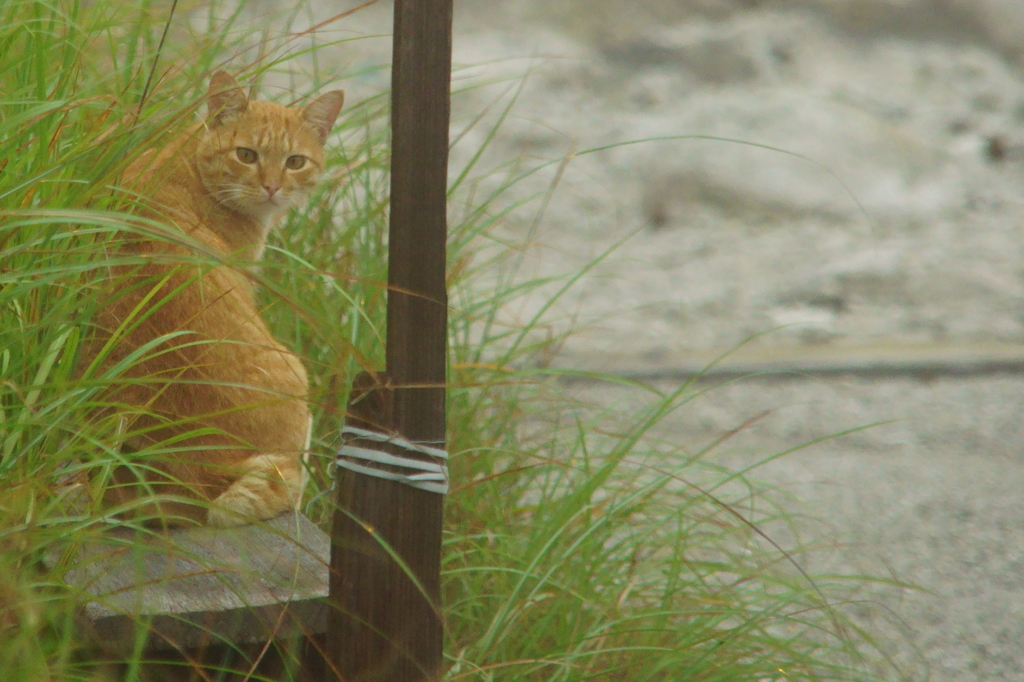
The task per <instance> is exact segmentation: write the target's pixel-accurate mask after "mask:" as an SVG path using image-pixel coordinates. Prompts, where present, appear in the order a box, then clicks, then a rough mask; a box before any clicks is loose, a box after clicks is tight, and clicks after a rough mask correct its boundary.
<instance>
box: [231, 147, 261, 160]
mask: <svg viewBox="0 0 1024 682" xmlns="http://www.w3.org/2000/svg"><path fill="white" fill-rule="evenodd" d="M235 156H237V157H238V160H239V161H241V162H242V163H256V160H257V159H258V158H260V155H259V154H257V153H256V150H254V149H247V148H245V147H239V148H238V149H236V150H235Z"/></svg>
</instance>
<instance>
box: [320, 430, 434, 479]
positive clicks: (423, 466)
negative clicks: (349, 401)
mask: <svg viewBox="0 0 1024 682" xmlns="http://www.w3.org/2000/svg"><path fill="white" fill-rule="evenodd" d="M341 437H342V438H343V439H345V441H346V442H345V443H344V444H343V445H342V446H341V447H340V448H339V449H338V456H337V458H336V460H335V464H336V465H337V466H340V467H342V468H345V469H348V470H349V471H354V472H356V473H358V474H365V475H367V476H376V477H377V478H384V479H387V480H389V481H398V482H399V483H404V484H405V485H408V486H412V487H413V488H419V489H420V490H426V491H428V492H432V493H438V494H440V495H447V494H448V487H449V486H448V467H447V465H445V464H439V463H437V462H432V461H431V462H427V461H424V460H422V459H412V458H409V457H402V456H401V455H394V454H390V453H387V452H380V451H379V450H373V449H370V448H364V447H359V446H357V445H350V444H349V443H350V441H353V440H362V441H370V442H373V443H387V444H389V445H391V446H393V447H395V448H398V449H400V450H404V451H406V452H416V453H419V454H421V455H427V456H429V457H433V458H435V459H440V460H444V461H447V460H448V453H447V452H445V451H444V450H442V449H441V448H435V447H431V446H429V445H425V444H423V443H414V442H412V441H410V440H407V439H405V438H402V437H401V436H389V435H387V434H383V433H377V432H376V431H367V430H366V429H358V428H356V427H354V426H346V427H345V428H343V429H342V430H341ZM352 460H356V461H352ZM359 461H363V462H372V463H375V464H384V465H386V466H389V467H394V468H396V469H406V470H408V471H411V472H416V473H405V472H399V471H391V470H389V469H379V468H376V467H368V466H364V465H362V464H359V463H358V462H359Z"/></svg>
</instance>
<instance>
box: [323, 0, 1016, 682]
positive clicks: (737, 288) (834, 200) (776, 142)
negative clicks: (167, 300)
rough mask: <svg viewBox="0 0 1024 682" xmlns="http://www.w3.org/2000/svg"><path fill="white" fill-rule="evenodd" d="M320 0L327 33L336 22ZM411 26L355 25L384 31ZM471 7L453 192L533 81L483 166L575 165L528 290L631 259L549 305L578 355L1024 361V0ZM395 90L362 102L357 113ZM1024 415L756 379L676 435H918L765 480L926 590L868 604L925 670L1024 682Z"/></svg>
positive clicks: (661, 1)
mask: <svg viewBox="0 0 1024 682" xmlns="http://www.w3.org/2000/svg"><path fill="white" fill-rule="evenodd" d="M327 4H328V3H324V5H323V11H322V12H320V15H322V16H316V17H312V18H311V21H312V20H318V19H320V18H323V17H326V16H328V15H329V14H330V13H332V12H334V11H337V9H336V8H335V7H333V6H331V7H330V8H328V7H327ZM389 12H390V7H388V6H387V5H385V4H381V5H380V6H376V7H373V8H370V9H369V10H367V11H364V12H360V13H358V14H357V15H354V16H353V17H350V18H349V19H347V20H346V24H345V26H344V30H345V31H351V33H350V34H347V35H359V34H362V35H372V34H377V33H386V32H387V31H388V30H389V24H388V16H389ZM456 18H457V20H456V24H457V25H456V39H455V60H456V64H457V69H456V84H457V86H458V87H459V88H460V89H461V91H460V92H459V93H458V94H457V95H456V96H455V98H454V114H455V120H454V123H453V133H455V134H459V135H462V138H461V141H460V142H459V144H458V145H457V146H456V147H455V149H454V150H453V154H452V161H453V169H454V170H453V173H455V172H457V171H458V169H459V168H460V166H461V164H464V163H466V161H467V160H468V159H469V158H470V156H471V154H472V153H473V152H474V151H476V150H477V149H479V147H480V146H481V145H483V144H484V143H485V140H486V135H487V127H486V125H484V124H486V123H488V122H489V121H493V120H494V118H495V117H496V116H497V115H498V113H499V112H500V110H501V108H502V106H503V104H504V103H505V102H507V101H508V100H509V98H510V97H512V96H513V93H514V92H515V89H516V88H517V87H518V86H519V85H520V84H522V87H521V90H519V91H518V95H517V96H518V100H517V103H516V106H515V107H514V109H513V110H512V114H511V115H510V117H509V118H508V120H507V121H506V122H505V123H504V125H503V126H502V128H501V129H500V130H499V132H498V134H497V135H496V137H495V138H494V140H493V142H492V143H491V145H490V148H489V151H488V154H487V155H485V159H484V163H485V164H488V163H490V164H495V165H497V164H500V163H502V162H506V161H508V160H509V159H520V160H521V161H522V162H523V163H525V164H527V165H529V164H537V163H543V162H546V161H552V160H554V161H557V160H558V159H560V158H563V157H566V156H567V155H572V158H571V160H570V161H568V162H567V163H565V164H561V165H560V164H558V163H557V162H556V163H554V164H552V165H551V166H549V167H548V168H547V169H546V170H545V171H544V172H540V173H537V174H535V175H533V176H531V177H530V178H529V179H528V180H526V181H523V182H522V183H520V184H519V185H517V186H516V187H515V188H513V190H512V191H511V192H510V193H509V195H508V199H507V200H508V201H512V200H514V199H517V198H521V197H527V196H530V195H532V194H534V193H536V194H538V195H539V197H543V195H544V193H545V191H546V190H547V188H548V187H549V186H550V185H551V183H553V182H555V181H556V180H557V182H558V189H557V192H556V193H555V194H554V195H553V197H552V198H551V200H550V202H549V203H547V204H546V205H545V212H544V214H543V217H542V220H540V221H539V223H537V224H536V225H535V224H534V221H533V220H532V214H531V213H530V210H531V208H532V209H538V207H539V206H541V205H542V204H543V201H542V199H541V198H538V199H537V200H535V201H534V202H533V203H532V204H529V205H528V206H527V210H525V211H522V212H520V214H519V215H520V216H523V217H521V218H519V219H516V218H510V219H508V220H507V221H506V224H505V225H504V226H503V229H504V230H506V231H507V236H508V237H509V238H510V239H520V240H527V242H528V244H529V249H528V251H527V256H528V257H527V260H526V267H525V268H524V271H523V273H522V276H524V277H526V276H536V275H541V276H546V275H551V274H556V273H564V272H571V271H573V270H575V269H578V268H580V267H582V266H584V265H585V264H587V263H588V262H590V261H591V259H593V258H594V257H595V256H597V255H599V254H602V253H604V252H605V251H607V250H608V249H610V248H613V247H614V249H613V251H612V253H611V254H610V255H609V256H608V257H607V258H605V260H604V261H603V262H602V263H601V264H600V265H599V266H598V267H596V268H594V269H592V270H591V271H590V272H589V273H588V275H587V276H586V277H584V278H583V279H582V280H581V281H580V282H579V284H578V286H577V287H575V289H574V291H573V292H572V293H571V294H570V295H568V296H566V297H565V298H564V299H563V300H562V301H561V304H560V306H559V307H558V308H557V309H556V311H555V312H556V319H554V320H552V322H551V326H552V327H553V328H554V329H555V330H558V329H565V328H567V327H568V326H570V325H573V326H574V328H576V329H577V330H578V331H577V332H576V333H574V334H573V335H572V336H571V337H570V338H569V339H568V340H567V342H566V343H565V345H564V346H563V347H562V348H561V351H560V352H559V354H558V356H557V357H556V358H555V363H556V364H557V365H559V366H563V367H575V368H581V369H590V370H606V371H618V370H623V369H631V368H635V367H638V366H642V367H644V368H645V369H647V370H654V371H656V370H657V369H659V368H663V369H666V370H671V369H672V368H673V366H675V365H676V364H678V363H679V362H680V361H681V360H682V359H685V358H687V357H690V356H691V355H693V354H696V353H699V352H707V351H708V350H713V349H725V348H729V347H731V346H733V345H735V344H738V343H741V342H743V341H744V340H746V339H748V338H750V337H751V336H755V335H756V337H757V338H756V340H755V341H753V342H752V343H753V344H754V346H755V347H757V346H758V345H761V346H765V347H773V346H787V347H790V348H797V349H799V348H806V347H810V346H813V347H814V348H815V350H816V351H817V352H819V353H820V352H821V350H822V349H823V348H825V349H834V350H835V352H836V353H837V355H838V354H842V352H843V348H845V347H849V346H863V345H867V344H879V343H885V344H898V345H902V346H906V345H914V344H927V345H928V346H929V347H936V346H939V347H949V348H958V347H961V346H964V345H979V346H980V345H984V344H992V343H999V344H1004V345H1018V344H1021V343H1022V342H1024V258H1022V256H1024V239H1022V235H1021V225H1022V222H1024V173H1022V170H1024V70H1022V69H1024V67H1022V64H1024V59H1022V54H1024V2H1021V1H1020V0H804V1H799V0H776V1H773V0H674V1H670V0H633V1H632V2H626V1H625V0H557V1H556V2H550V1H547V2H541V1H540V0H516V1H515V2H507V1H506V2H499V1H498V0H462V1H461V2H457V3H456ZM332 49H333V50H334V51H333V52H329V54H331V55H334V56H335V57H336V58H337V62H338V63H340V64H344V65H346V66H347V67H348V68H349V69H350V70H357V69H359V68H360V67H362V66H369V65H373V64H380V63H384V62H386V61H387V60H388V58H389V50H390V43H389V41H388V40H387V39H386V38H374V39H369V40H362V41H356V42H354V43H348V44H344V45H341V46H338V47H336V48H332ZM328 61H329V60H328ZM525 74H529V75H528V77H527V78H526V79H525V81H524V80H523V76H524V75H525ZM387 78H388V75H387V73H386V72H380V71H376V72H374V71H367V72H365V73H363V75H360V76H359V77H354V78H351V79H348V80H346V81H345V82H344V83H343V86H344V87H346V88H347V89H348V91H349V96H350V98H352V99H351V100H350V101H355V100H357V99H359V98H360V97H361V96H363V95H365V94H370V93H373V92H377V91H379V89H380V88H381V87H382V86H384V85H386V84H387ZM470 84H475V85H477V87H474V88H469V89H467V88H464V87H463V86H467V85H470ZM481 84H483V85H481ZM510 88H512V91H511V92H510V90H509V89H510ZM488 106H491V110H490V114H488V115H487V116H485V117H484V119H483V121H482V123H481V124H479V125H477V126H476V127H472V128H469V129H468V132H467V130H466V129H467V125H468V123H469V122H470V121H471V120H472V119H473V118H474V117H475V116H476V115H477V114H478V113H479V112H480V111H483V110H484V109H485V108H487V107H488ZM463 133H464V134H463ZM679 136H689V137H686V138H684V139H679ZM693 136H699V137H697V138H694V137H693ZM649 138H659V139H658V140H657V141H650V142H646V143H642V144H630V145H625V146H614V147H611V148H607V149H603V150H601V151H593V152H590V151H588V150H592V149H594V148H598V147H603V146H606V145H622V144H623V143H627V142H630V141H635V140H641V139H649ZM668 138H674V139H668ZM709 138H716V139H709ZM728 140H731V141H728ZM500 182H501V181H500V179H499V177H498V176H495V179H493V180H492V181H490V185H491V186H496V185H497V184H499V183H500ZM487 186H488V182H484V183H482V185H481V189H486V188H487ZM550 293H551V291H550V290H547V291H542V292H538V294H537V295H536V296H534V297H532V298H530V299H527V300H524V301H522V302H520V303H519V304H518V305H517V306H515V307H510V309H509V310H508V314H509V315H510V316H511V317H519V316H529V315H531V314H532V313H534V312H535V311H537V310H539V309H540V307H541V306H542V305H544V304H545V303H546V297H547V296H549V295H550ZM574 390H575V391H576V392H577V393H578V395H579V396H580V397H581V398H583V399H585V400H588V401H592V402H594V403H596V404H609V403H616V402H621V403H631V402H632V401H635V400H636V396H633V395H632V394H630V393H629V392H628V391H626V390H625V389H621V388H617V389H612V388H609V387H607V386H596V385H595V386H582V387H576V388H575V389H574ZM1022 399H1024V382H1022V381H1021V378H1020V377H1018V376H1013V375H1002V376H999V375H996V376H987V377H975V378H971V377H964V378H959V379H955V378H944V379H935V380H931V381H924V380H921V379H919V378H913V377H908V376H902V375H893V376H892V377H888V378H885V377H883V378H873V379H870V380H868V379H863V378H862V379H857V378H854V377H846V378H843V377H837V378H829V379H821V378H818V379H810V378H805V379H789V380H785V381H762V380H757V381H746V382H740V383H736V384H730V385H728V386H723V387H719V388H717V389H715V390H713V391H711V392H709V393H708V394H707V395H706V396H705V397H704V398H703V399H701V400H700V401H697V402H696V403H694V404H693V405H691V406H689V409H687V410H685V411H682V412H680V413H679V414H678V415H677V416H676V417H674V420H673V421H670V422H668V423H666V425H665V428H666V429H669V433H670V434H671V435H672V436H673V437H674V438H676V439H678V440H679V441H680V442H681V443H684V444H694V443H699V442H702V441H708V440H711V439H713V438H714V437H716V436H717V435H720V434H721V433H723V432H725V431H728V430H729V429H731V428H733V427H734V426H736V425H737V424H740V423H742V422H743V421H744V420H745V419H747V418H748V417H750V416H752V415H755V414H759V413H760V412H762V411H764V410H766V409H774V410H775V411H774V412H773V413H772V414H771V415H770V416H769V417H767V418H765V419H763V420H761V421H759V422H757V423H756V424H754V425H753V426H751V427H750V428H749V429H746V430H745V431H743V432H742V433H740V434H739V435H738V436H737V437H736V438H735V439H733V440H731V441H729V442H728V443H727V444H726V445H725V446H723V447H722V448H720V449H719V451H718V452H717V453H716V454H715V455H714V456H715V457H717V458H719V459H720V461H723V462H728V463H732V464H743V465H747V464H750V463H753V462H757V461H760V460H761V459H763V458H764V457H766V456H768V455H770V454H771V453H773V452H778V451H782V450H786V449H788V448H791V447H793V446H795V445H798V444H800V443H802V442H806V441H807V440H810V439H813V438H817V437H820V436H824V435H827V434H830V433H835V432H837V431H840V430H842V429H845V428H849V427H853V426H857V425H862V424H868V423H873V422H881V421H888V420H895V421H893V422H892V423H889V424H886V425H883V426H877V427H874V428H871V429H868V430H866V431H861V432H858V433H856V434H853V435H849V436H844V437H842V438H839V439H835V440H832V441H828V442H825V443H821V444H819V445H816V446H814V447H812V448H809V449H807V450H804V451H800V452H797V453H794V454H792V455H789V456H786V457H784V458H781V459H779V460H777V461H774V462H772V463H771V464H768V465H765V466H763V467H761V468H759V469H758V470H757V471H756V475H757V476H758V477H760V478H762V479H764V480H766V481H768V482H770V483H772V484H774V485H777V486H780V487H782V488H783V489H785V490H787V491H789V492H791V493H793V501H792V503H791V504H792V505H793V510H794V513H806V514H809V515H811V516H815V517H818V518H820V519H822V520H823V522H824V523H825V524H826V525H825V527H826V528H828V531H827V535H829V536H830V537H832V538H835V539H836V541H837V543H838V544H839V545H840V546H841V547H843V548H845V549H842V550H841V551H839V552H837V554H836V556H835V557H834V558H833V559H832V560H831V561H833V562H835V564H836V565H837V566H839V567H843V568H855V569H856V568H859V569H863V570H865V571H868V572H876V573H877V572H881V573H882V574H884V575H889V574H892V575H895V576H896V577H898V578H901V579H904V580H907V581H911V582H914V583H917V584H920V585H921V586H923V587H924V588H926V589H927V590H930V592H916V591H909V590H900V589H896V588H883V587H878V588H877V589H875V590H874V591H873V592H872V596H873V597H875V605H874V606H865V607H864V608H863V610H862V612H861V613H859V617H860V618H861V619H862V621H863V622H864V623H866V624H867V625H868V626H869V628H874V629H875V631H877V632H878V633H880V635H881V636H882V637H883V640H884V641H886V642H887V646H889V647H891V649H892V651H893V655H894V656H895V658H896V659H897V660H898V661H900V662H901V664H902V665H903V666H904V667H905V669H906V671H907V673H908V675H909V677H910V679H913V680H934V681H935V682H962V681H966V680H1022V679H1024V624H1022V623H1024V620H1022V618H1021V612H1022V610H1024V578H1022V575H1024V573H1022V568H1024V566H1022V561H1024V512H1022V511H1021V507H1020V504H1019V502H1018V500H1019V497H1020V496H1019V493H1018V491H1020V490H1022V489H1024V454H1022V452H1021V445H1020V444H1021V442H1022V438H1021V436H1022V432H1021V426H1020V423H1021V420H1020V418H1019V414H1020V412H1021V404H1022ZM1015 493H1017V494H1015ZM824 567H825V568H828V567H829V566H824ZM888 612H891V613H893V614H895V615H896V616H898V618H899V619H902V623H903V625H902V626H894V625H892V623H891V622H890V621H889V620H888V619H887V618H884V617H883V615H885V614H886V613H888Z"/></svg>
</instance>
